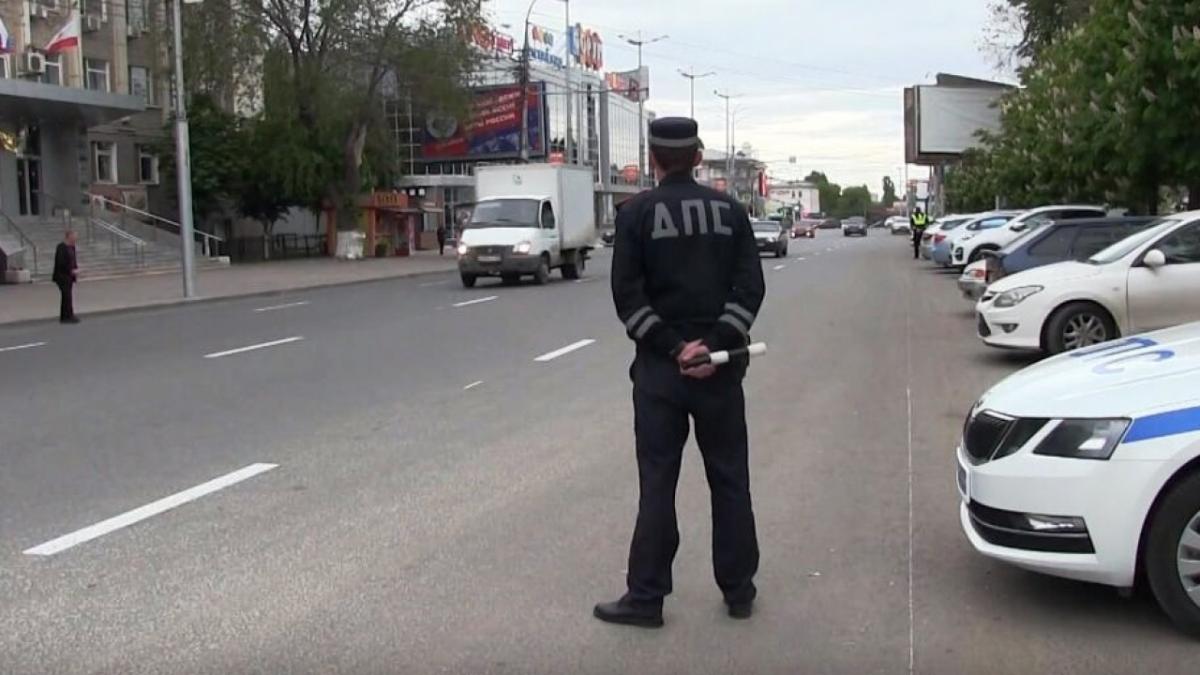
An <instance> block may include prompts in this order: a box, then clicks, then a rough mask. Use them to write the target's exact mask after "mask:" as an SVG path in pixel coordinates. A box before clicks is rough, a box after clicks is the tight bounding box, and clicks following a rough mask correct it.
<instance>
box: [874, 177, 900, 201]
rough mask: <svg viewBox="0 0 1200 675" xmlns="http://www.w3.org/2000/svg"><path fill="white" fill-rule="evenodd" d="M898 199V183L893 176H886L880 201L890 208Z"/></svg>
mask: <svg viewBox="0 0 1200 675" xmlns="http://www.w3.org/2000/svg"><path fill="white" fill-rule="evenodd" d="M898 199H899V197H897V196H896V183H895V182H894V181H893V180H892V177H891V176H884V177H883V197H882V198H881V199H880V200H879V203H880V204H883V205H884V206H885V207H887V208H889V209H890V208H891V207H892V204H895V203H896V201H897V200H898Z"/></svg>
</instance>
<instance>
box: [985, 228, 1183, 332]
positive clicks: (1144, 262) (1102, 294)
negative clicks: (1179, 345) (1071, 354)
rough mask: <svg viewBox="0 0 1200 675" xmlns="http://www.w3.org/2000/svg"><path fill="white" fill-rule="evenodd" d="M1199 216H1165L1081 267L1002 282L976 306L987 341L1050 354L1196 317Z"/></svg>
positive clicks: (1069, 265) (1059, 267)
mask: <svg viewBox="0 0 1200 675" xmlns="http://www.w3.org/2000/svg"><path fill="white" fill-rule="evenodd" d="M1197 289H1200V211H1191V212H1188V213H1182V214H1177V215H1174V216H1170V217H1168V218H1164V219H1162V220H1161V221H1159V223H1158V224H1156V225H1154V226H1153V227H1150V228H1147V229H1144V230H1142V231H1141V232H1138V233H1137V234H1134V235H1132V236H1130V237H1127V238H1125V239H1122V240H1121V241H1119V242H1117V243H1116V244H1113V245H1112V246H1109V247H1108V248H1106V249H1104V250H1103V251H1101V252H1099V253H1097V254H1096V255H1094V256H1092V257H1091V258H1088V260H1087V261H1086V262H1076V261H1069V262H1060V263H1055V264H1053V265H1046V266H1045V267H1036V268H1034V269H1031V270H1026V271H1024V272H1019V273H1017V274H1013V275H1012V276H1008V277H1005V278H1003V279H1000V280H999V281H997V282H995V283H994V284H992V285H991V286H989V287H988V289H987V292H986V293H984V295H983V297H982V298H980V299H979V303H978V304H977V305H976V306H975V309H976V312H977V314H978V322H977V324H978V331H979V337H980V339H982V340H983V341H984V342H985V343H986V344H988V345H991V346H994V347H1004V348H1009V349H1025V350H1034V351H1043V352H1047V353H1050V354H1058V353H1060V352H1066V351H1071V350H1075V349H1081V348H1085V347H1090V346H1092V345H1094V344H1098V343H1101V342H1106V341H1108V340H1112V339H1115V338H1117V337H1120V336H1122V335H1129V334H1132V333H1140V332H1143V331H1148V330H1156V329H1159V328H1166V327H1168V326H1175V325H1178V324H1181V323H1186V322H1189V321H1196V320H1200V292H1197Z"/></svg>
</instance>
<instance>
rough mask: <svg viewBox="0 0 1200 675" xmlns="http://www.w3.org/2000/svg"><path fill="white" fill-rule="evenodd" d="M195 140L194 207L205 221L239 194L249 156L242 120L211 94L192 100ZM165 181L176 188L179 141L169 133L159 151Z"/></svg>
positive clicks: (191, 124)
mask: <svg viewBox="0 0 1200 675" xmlns="http://www.w3.org/2000/svg"><path fill="white" fill-rule="evenodd" d="M188 126H189V132H190V137H191V143H190V150H191V175H192V207H193V209H194V211H195V214H196V215H197V216H199V217H200V218H201V219H203V218H204V217H205V216H207V215H209V214H212V213H216V212H217V211H219V210H220V209H221V208H222V206H223V205H225V204H226V203H228V202H229V200H230V199H231V198H232V197H233V195H234V194H235V192H236V189H237V188H236V185H237V183H238V180H239V176H240V175H241V174H242V172H243V170H244V162H245V159H246V154H245V152H244V149H243V142H244V138H243V137H242V131H241V128H240V124H239V120H238V118H237V117H235V116H234V115H232V114H230V113H227V112H225V111H224V110H223V109H222V108H221V106H220V105H218V104H217V102H216V101H215V100H213V98H212V97H211V96H209V95H207V94H200V95H196V96H194V97H192V100H191V102H190V103H189V107H188ZM158 154H159V157H160V166H161V167H162V171H163V177H164V180H165V181H166V182H167V183H168V184H170V185H174V184H175V181H176V180H177V178H176V173H175V166H176V162H175V142H174V137H173V135H171V134H168V135H167V136H166V138H165V139H164V140H163V142H162V145H161V146H160V147H159V148H158Z"/></svg>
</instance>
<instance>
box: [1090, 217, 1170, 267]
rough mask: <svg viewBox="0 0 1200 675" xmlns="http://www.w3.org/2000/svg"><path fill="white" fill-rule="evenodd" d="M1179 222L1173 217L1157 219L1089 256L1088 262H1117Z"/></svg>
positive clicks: (1101, 263) (1096, 263)
mask: <svg viewBox="0 0 1200 675" xmlns="http://www.w3.org/2000/svg"><path fill="white" fill-rule="evenodd" d="M1178 223H1179V221H1178V220H1172V219H1165V220H1159V221H1155V222H1154V223H1151V224H1150V225H1149V226H1147V228H1146V229H1145V230H1142V231H1141V232H1138V233H1137V234H1134V235H1131V236H1128V237H1125V238H1124V239H1122V240H1121V241H1118V242H1117V243H1115V244H1113V245H1112V246H1109V247H1108V248H1106V249H1104V250H1103V251H1101V252H1099V253H1097V254H1096V255H1094V256H1092V257H1091V258H1088V262H1090V263H1093V264H1095V265H1104V264H1107V263H1111V262H1116V261H1118V260H1120V259H1121V258H1124V257H1125V256H1127V255H1129V254H1130V253H1133V252H1134V251H1135V250H1137V248H1138V247H1139V246H1141V245H1142V244H1145V243H1146V242H1148V241H1150V240H1152V239H1154V238H1155V237H1157V236H1159V235H1160V234H1162V233H1163V232H1164V231H1166V230H1169V229H1171V228H1172V227H1174V226H1175V225H1177V224H1178Z"/></svg>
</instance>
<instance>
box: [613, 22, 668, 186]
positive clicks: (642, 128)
mask: <svg viewBox="0 0 1200 675" xmlns="http://www.w3.org/2000/svg"><path fill="white" fill-rule="evenodd" d="M617 37H619V38H620V39H622V40H624V41H626V42H628V43H629V44H631V45H633V46H634V47H637V53H638V186H639V187H640V186H641V185H642V184H643V182H644V181H645V176H646V91H645V89H644V87H643V83H642V47H644V46H646V45H652V44H654V43H655V42H658V41H660V40H666V39H667V37H668V36H666V35H659V36H658V37H656V38H654V39H653V40H643V39H642V32H641V31H638V36H637V37H636V38H631V37H629V36H626V35H618V36H617Z"/></svg>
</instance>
